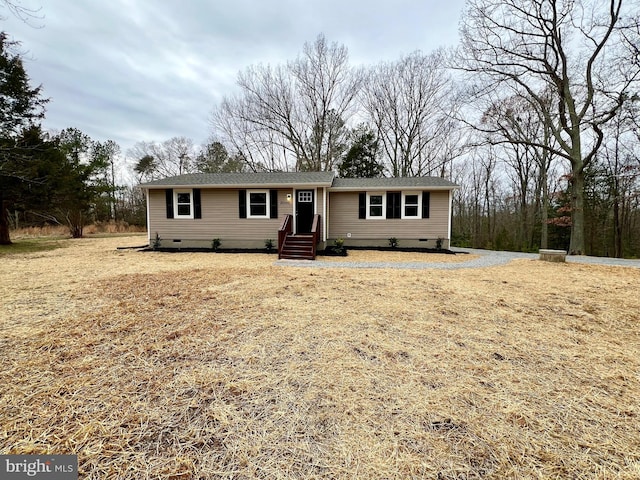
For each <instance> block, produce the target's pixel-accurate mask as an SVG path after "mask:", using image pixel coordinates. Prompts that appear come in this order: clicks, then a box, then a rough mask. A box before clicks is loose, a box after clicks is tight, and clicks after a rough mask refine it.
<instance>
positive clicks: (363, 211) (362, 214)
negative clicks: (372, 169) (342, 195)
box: [358, 192, 367, 218]
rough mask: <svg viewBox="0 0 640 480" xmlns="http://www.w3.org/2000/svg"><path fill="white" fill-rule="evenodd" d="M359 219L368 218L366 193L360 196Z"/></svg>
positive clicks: (361, 193)
mask: <svg viewBox="0 0 640 480" xmlns="http://www.w3.org/2000/svg"><path fill="white" fill-rule="evenodd" d="M358 218H367V194H366V193H364V192H360V194H359V195H358Z"/></svg>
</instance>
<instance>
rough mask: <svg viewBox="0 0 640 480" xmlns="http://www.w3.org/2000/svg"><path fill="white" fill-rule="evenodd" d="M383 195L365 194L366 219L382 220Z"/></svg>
mask: <svg viewBox="0 0 640 480" xmlns="http://www.w3.org/2000/svg"><path fill="white" fill-rule="evenodd" d="M384 197H385V194H384V193H382V192H380V193H377V192H376V193H367V218H368V219H376V218H384V209H385V198H384Z"/></svg>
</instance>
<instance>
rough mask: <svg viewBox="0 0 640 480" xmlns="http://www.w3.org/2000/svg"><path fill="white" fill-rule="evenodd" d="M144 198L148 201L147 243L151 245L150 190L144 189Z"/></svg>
mask: <svg viewBox="0 0 640 480" xmlns="http://www.w3.org/2000/svg"><path fill="white" fill-rule="evenodd" d="M144 196H145V199H146V200H147V242H148V243H149V245H151V223H150V220H151V212H150V211H149V209H150V205H151V204H150V203H149V189H148V188H145V189H144Z"/></svg>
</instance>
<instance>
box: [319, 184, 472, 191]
mask: <svg viewBox="0 0 640 480" xmlns="http://www.w3.org/2000/svg"><path fill="white" fill-rule="evenodd" d="M459 188H460V186H459V185H452V186H428V185H422V186H419V185H412V186H400V185H387V186H380V185H378V186H375V187H373V186H369V187H368V186H366V185H363V186H360V187H356V186H350V187H330V188H328V191H329V192H362V191H367V192H374V191H380V192H387V191H390V190H402V191H404V190H407V191H409V190H416V191H422V190H429V191H435V190H439V191H450V190H457V189H459Z"/></svg>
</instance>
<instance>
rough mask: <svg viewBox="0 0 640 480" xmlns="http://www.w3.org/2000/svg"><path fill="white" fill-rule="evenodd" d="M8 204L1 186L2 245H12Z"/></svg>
mask: <svg viewBox="0 0 640 480" xmlns="http://www.w3.org/2000/svg"><path fill="white" fill-rule="evenodd" d="M8 206H9V205H8V202H6V201H5V199H4V191H3V190H2V186H0V245H11V236H10V234H9V215H8Z"/></svg>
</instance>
